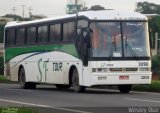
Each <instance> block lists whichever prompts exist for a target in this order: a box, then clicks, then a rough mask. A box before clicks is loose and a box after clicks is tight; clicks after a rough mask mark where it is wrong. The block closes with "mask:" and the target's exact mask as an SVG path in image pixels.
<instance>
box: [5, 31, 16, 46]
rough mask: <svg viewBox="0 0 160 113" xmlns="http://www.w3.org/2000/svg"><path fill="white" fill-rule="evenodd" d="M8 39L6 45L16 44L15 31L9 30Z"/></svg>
mask: <svg viewBox="0 0 160 113" xmlns="http://www.w3.org/2000/svg"><path fill="white" fill-rule="evenodd" d="M6 35H7V39H6V45H7V46H11V45H14V44H15V30H7V33H6Z"/></svg>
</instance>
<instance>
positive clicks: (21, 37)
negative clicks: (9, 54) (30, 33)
mask: <svg viewBox="0 0 160 113" xmlns="http://www.w3.org/2000/svg"><path fill="white" fill-rule="evenodd" d="M24 43H25V29H17V37H16V45H23V44H24Z"/></svg>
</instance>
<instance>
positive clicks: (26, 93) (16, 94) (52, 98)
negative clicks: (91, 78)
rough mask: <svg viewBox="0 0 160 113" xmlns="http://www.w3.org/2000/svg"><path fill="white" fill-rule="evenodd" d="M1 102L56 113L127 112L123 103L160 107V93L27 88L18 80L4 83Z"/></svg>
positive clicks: (43, 87)
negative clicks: (77, 91) (13, 82)
mask: <svg viewBox="0 0 160 113" xmlns="http://www.w3.org/2000/svg"><path fill="white" fill-rule="evenodd" d="M0 106H17V107H21V106H25V107H36V108H37V107H38V108H42V109H47V110H49V111H54V113H55V112H56V113H85V112H86V113H106V110H112V111H114V110H116V111H117V110H118V111H119V113H121V112H124V111H123V110H124V108H121V107H125V110H128V108H126V107H138V108H141V107H142V108H145V107H160V94H159V93H146V92H131V93H129V94H120V93H119V91H116V90H107V89H91V88H88V89H87V91H86V92H85V93H75V92H73V90H72V89H68V90H58V89H56V88H55V87H54V86H52V85H49V86H45V85H40V86H38V87H37V88H36V89H34V90H24V89H20V88H19V85H18V84H3V83H0ZM115 108H116V109H115ZM158 109H159V112H160V108H158ZM120 111H121V112H120ZM110 113H111V112H110Z"/></svg>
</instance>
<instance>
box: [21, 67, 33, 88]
mask: <svg viewBox="0 0 160 113" xmlns="http://www.w3.org/2000/svg"><path fill="white" fill-rule="evenodd" d="M19 83H20V87H21V88H22V89H35V88H36V83H29V82H26V76H25V70H24V68H23V67H22V68H21V69H20V72H19Z"/></svg>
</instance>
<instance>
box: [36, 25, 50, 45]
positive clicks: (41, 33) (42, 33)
mask: <svg viewBox="0 0 160 113" xmlns="http://www.w3.org/2000/svg"><path fill="white" fill-rule="evenodd" d="M47 41H48V27H47V26H41V27H38V43H46V42H47Z"/></svg>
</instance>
